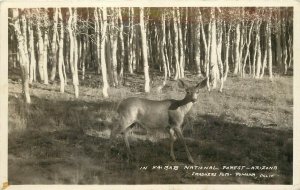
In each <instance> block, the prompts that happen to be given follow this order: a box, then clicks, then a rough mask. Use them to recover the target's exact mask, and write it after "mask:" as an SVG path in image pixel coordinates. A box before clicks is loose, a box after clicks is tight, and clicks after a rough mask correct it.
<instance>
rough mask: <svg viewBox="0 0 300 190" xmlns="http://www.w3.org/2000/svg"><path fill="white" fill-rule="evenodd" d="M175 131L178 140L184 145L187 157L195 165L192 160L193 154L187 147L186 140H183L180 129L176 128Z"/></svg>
mask: <svg viewBox="0 0 300 190" xmlns="http://www.w3.org/2000/svg"><path fill="white" fill-rule="evenodd" d="M174 131H175V133H176V135H177V136H178V138H179V139H180V141H181V143H182V144H183V145H184V149H185V152H186V154H187V157H188V159H189V161H190V162H191V163H192V164H193V163H194V160H193V158H192V156H191V154H190V152H189V150H188V147H187V146H186V143H185V141H184V138H183V135H182V132H181V129H180V127H175V128H174Z"/></svg>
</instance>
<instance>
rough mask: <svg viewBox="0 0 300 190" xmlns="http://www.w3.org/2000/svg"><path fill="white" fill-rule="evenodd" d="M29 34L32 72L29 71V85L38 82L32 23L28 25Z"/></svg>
mask: <svg viewBox="0 0 300 190" xmlns="http://www.w3.org/2000/svg"><path fill="white" fill-rule="evenodd" d="M28 33H29V48H28V53H29V60H30V70H29V76H30V79H29V83H30V84H31V83H32V82H35V81H36V60H35V53H34V37H33V29H32V22H31V21H30V22H29V24H28Z"/></svg>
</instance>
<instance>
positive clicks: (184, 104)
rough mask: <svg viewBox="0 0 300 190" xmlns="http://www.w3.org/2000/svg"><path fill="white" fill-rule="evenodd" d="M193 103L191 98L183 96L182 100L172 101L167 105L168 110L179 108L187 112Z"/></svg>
mask: <svg viewBox="0 0 300 190" xmlns="http://www.w3.org/2000/svg"><path fill="white" fill-rule="evenodd" d="M193 104H194V102H193V101H192V100H191V99H189V98H187V97H184V98H183V99H182V100H175V101H173V102H172V103H171V105H170V107H169V110H177V109H178V108H180V109H182V111H184V112H188V111H189V110H190V109H191V107H192V106H193Z"/></svg>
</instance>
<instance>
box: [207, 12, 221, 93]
mask: <svg viewBox="0 0 300 190" xmlns="http://www.w3.org/2000/svg"><path fill="white" fill-rule="evenodd" d="M210 35H211V43H210V46H209V47H210V68H209V73H210V79H211V85H212V89H214V88H216V87H217V80H218V72H219V71H218V55H217V39H216V37H217V29H216V18H215V8H211V29H210Z"/></svg>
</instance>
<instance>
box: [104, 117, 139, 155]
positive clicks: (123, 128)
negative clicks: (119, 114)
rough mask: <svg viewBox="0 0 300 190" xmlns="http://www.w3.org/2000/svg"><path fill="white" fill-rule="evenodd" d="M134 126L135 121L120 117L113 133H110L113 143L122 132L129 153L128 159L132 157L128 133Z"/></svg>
mask: <svg viewBox="0 0 300 190" xmlns="http://www.w3.org/2000/svg"><path fill="white" fill-rule="evenodd" d="M133 126H134V122H133V121H130V122H129V121H126V119H123V118H120V120H119V122H118V125H117V126H116V127H115V128H114V129H113V130H112V131H111V135H110V142H111V145H112V143H113V141H114V139H115V138H116V136H117V134H119V133H121V134H122V136H123V138H124V141H125V145H126V149H127V151H126V153H127V157H128V159H129V158H130V157H132V153H131V150H130V144H129V141H128V133H129V131H130V129H131V128H132V127H133Z"/></svg>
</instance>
